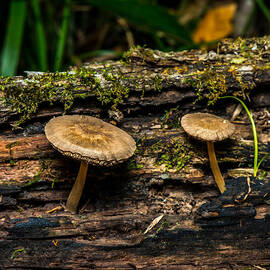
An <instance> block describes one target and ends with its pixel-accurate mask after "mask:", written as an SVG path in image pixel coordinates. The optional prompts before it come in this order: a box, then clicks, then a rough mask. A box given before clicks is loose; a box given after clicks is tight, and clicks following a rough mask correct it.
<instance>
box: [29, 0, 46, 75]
mask: <svg viewBox="0 0 270 270" xmlns="http://www.w3.org/2000/svg"><path fill="white" fill-rule="evenodd" d="M31 5H32V9H33V13H34V16H35V25H34V26H35V31H36V51H37V56H38V61H39V66H40V67H39V69H40V71H47V70H48V64H47V44H46V38H45V33H44V28H43V23H42V19H41V12H40V7H39V1H38V0H31Z"/></svg>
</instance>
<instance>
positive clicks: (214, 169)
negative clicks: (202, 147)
mask: <svg viewBox="0 0 270 270" xmlns="http://www.w3.org/2000/svg"><path fill="white" fill-rule="evenodd" d="M207 150H208V156H209V160H210V166H211V169H212V172H213V175H214V178H215V180H216V183H217V186H218V188H219V190H220V192H221V193H223V192H224V191H225V190H226V188H225V182H224V179H223V177H222V174H221V172H220V169H219V166H218V163H217V158H216V154H215V148H214V143H213V142H207Z"/></svg>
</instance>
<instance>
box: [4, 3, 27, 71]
mask: <svg viewBox="0 0 270 270" xmlns="http://www.w3.org/2000/svg"><path fill="white" fill-rule="evenodd" d="M26 7H27V1H24V0H22V1H20V0H14V1H10V9H9V15H8V22H7V29H6V34H5V40H4V44H3V49H2V55H1V58H2V61H1V67H0V72H1V75H3V76H8V75H9V76H12V75H14V74H15V73H16V69H17V65H18V63H19V56H20V51H21V43H22V39H23V31H24V23H25V18H26V13H27V9H26Z"/></svg>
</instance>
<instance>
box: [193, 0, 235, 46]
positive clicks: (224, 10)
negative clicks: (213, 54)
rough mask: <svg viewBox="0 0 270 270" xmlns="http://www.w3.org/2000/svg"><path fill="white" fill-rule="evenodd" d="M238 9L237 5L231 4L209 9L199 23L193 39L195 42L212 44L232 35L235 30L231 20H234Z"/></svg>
mask: <svg viewBox="0 0 270 270" xmlns="http://www.w3.org/2000/svg"><path fill="white" fill-rule="evenodd" d="M236 8H237V4H236V3H229V4H224V5H221V6H218V7H214V8H211V9H209V10H208V11H207V13H206V14H205V16H204V17H203V18H202V20H201V21H200V22H199V24H198V26H197V29H196V30H195V32H194V34H193V37H192V38H193V41H194V42H195V43H200V42H211V41H216V40H219V39H221V38H224V37H226V36H228V35H229V34H231V32H232V30H233V26H232V23H231V20H232V19H233V18H234V15H235V11H236Z"/></svg>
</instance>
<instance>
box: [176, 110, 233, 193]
mask: <svg viewBox="0 0 270 270" xmlns="http://www.w3.org/2000/svg"><path fill="white" fill-rule="evenodd" d="M181 125H182V127H183V129H184V130H185V132H186V133H187V134H189V135H190V136H192V137H194V138H196V139H198V140H201V141H206V142H207V149H208V155H209V159H210V166H211V169H212V172H213V175H214V178H215V181H216V183H217V186H218V188H219V190H220V192H221V193H223V192H224V191H225V190H226V188H225V182H224V179H223V177H222V175H221V172H220V169H219V166H218V163H217V159H216V155H215V149H214V142H217V141H222V140H225V139H227V138H228V137H230V136H231V135H232V134H233V133H234V130H235V126H234V125H233V124H232V123H230V122H229V121H228V120H226V119H223V118H221V117H218V116H216V115H213V114H209V113H192V114H186V115H185V116H183V117H182V119H181Z"/></svg>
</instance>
